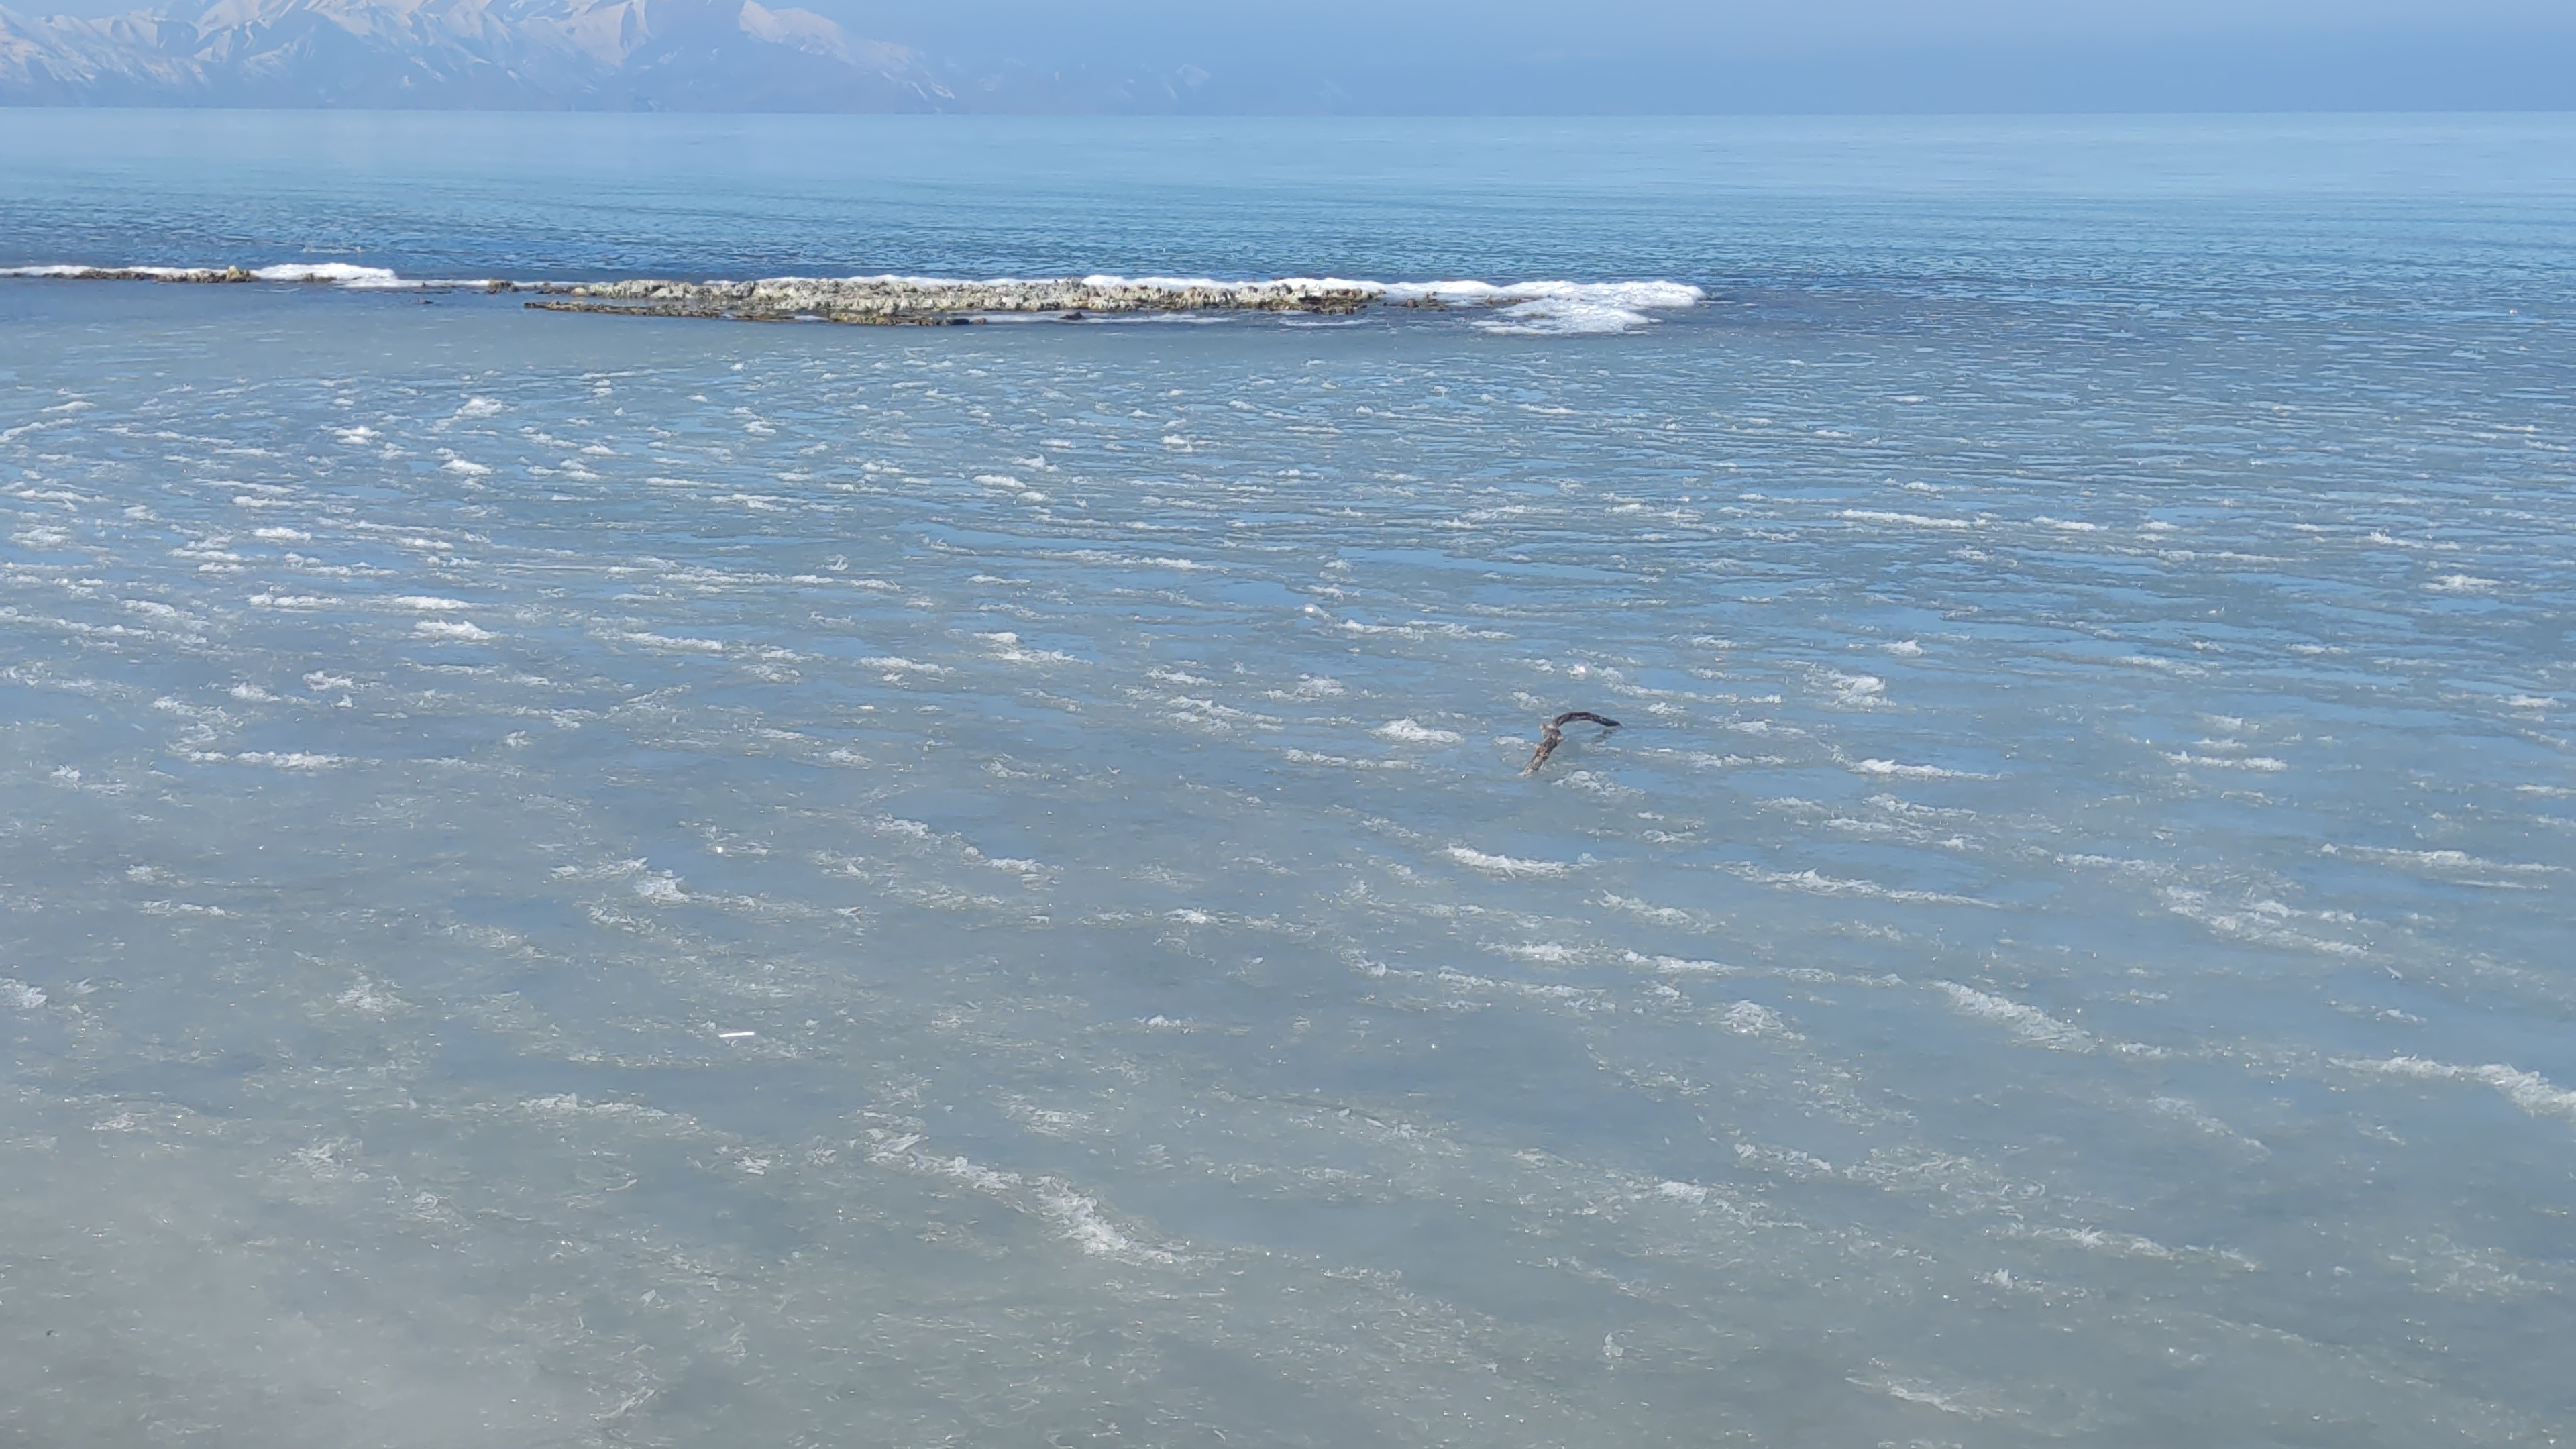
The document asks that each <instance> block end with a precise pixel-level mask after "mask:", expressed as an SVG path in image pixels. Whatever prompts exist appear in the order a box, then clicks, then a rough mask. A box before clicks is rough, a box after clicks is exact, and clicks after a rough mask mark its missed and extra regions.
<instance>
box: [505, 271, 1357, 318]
mask: <svg viewBox="0 0 2576 1449" xmlns="http://www.w3.org/2000/svg"><path fill="white" fill-rule="evenodd" d="M548 290H553V289H551V288H549V289H548ZM563 291H564V293H565V295H563V296H561V297H556V298H550V299H548V300H546V301H541V302H530V303H529V304H528V305H529V306H531V307H540V308H546V309H549V310H553V311H565V312H619V313H644V314H648V315H653V316H668V317H723V318H732V319H736V320H741V321H753V322H788V321H796V320H800V319H805V318H817V319H821V320H823V321H829V322H863V323H900V322H940V321H947V320H950V319H962V318H966V317H969V316H971V315H973V314H975V313H979V312H1055V313H1086V314H1087V313H1093V312H1321V313H1328V314H1346V313H1351V312H1356V311H1358V310H1360V309H1361V308H1363V307H1365V306H1367V305H1368V304H1369V303H1371V302H1373V301H1375V300H1377V298H1378V297H1379V296H1380V295H1381V294H1382V292H1383V291H1384V289H1383V288H1381V287H1378V286H1375V285H1373V284H1370V283H1366V282H1343V281H1331V280H1312V279H1307V278H1290V279H1287V280H1282V281H1275V282H1213V281H1172V280H1159V279H1144V280H1139V279H1133V278H1127V277H1057V278H1047V279H1039V280H1029V281H1020V280H1010V281H991V282H952V281H942V280H936V279H928V278H918V277H770V278H766V279H764V280H761V281H756V282H672V281H655V280H638V281H625V282H596V283H588V284H584V285H578V286H573V287H569V288H565V289H563Z"/></svg>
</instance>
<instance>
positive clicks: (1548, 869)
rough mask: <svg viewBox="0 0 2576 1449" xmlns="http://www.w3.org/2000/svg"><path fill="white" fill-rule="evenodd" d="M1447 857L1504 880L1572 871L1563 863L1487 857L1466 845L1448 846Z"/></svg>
mask: <svg viewBox="0 0 2576 1449" xmlns="http://www.w3.org/2000/svg"><path fill="white" fill-rule="evenodd" d="M1448 856H1449V858H1450V859H1451V860H1454V861H1456V862H1458V863H1459V864H1460V865H1463V866H1466V867H1467V868H1468V869H1470V870H1481V871H1483V872H1484V873H1485V874H1487V875H1497V876H1503V877H1506V878H1511V877H1519V876H1558V875H1564V874H1565V873H1566V872H1568V871H1570V870H1572V869H1574V867H1572V866H1570V865H1567V864H1566V863H1564V862H1563V861H1556V860H1516V859H1514V858H1513V857H1511V856H1508V855H1488V854H1486V853H1485V852H1483V851H1481V850H1478V849H1475V848H1474V847H1473V846H1466V845H1453V846H1450V847H1449V850H1448Z"/></svg>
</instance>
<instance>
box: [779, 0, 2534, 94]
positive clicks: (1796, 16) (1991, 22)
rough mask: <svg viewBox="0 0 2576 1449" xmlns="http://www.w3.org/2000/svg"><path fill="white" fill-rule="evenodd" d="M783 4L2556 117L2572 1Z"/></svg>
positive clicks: (1035, 44)
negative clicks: (2536, 111) (2538, 111)
mask: <svg viewBox="0 0 2576 1449" xmlns="http://www.w3.org/2000/svg"><path fill="white" fill-rule="evenodd" d="M801 3H803V4H805V5H806V6H808V7H809V8H814V9H819V10H823V11H825V12H826V13H828V14H830V15H832V16H833V18H834V19H837V20H839V21H841V22H842V23H843V24H845V25H847V26H849V27H850V28H851V29H853V30H856V31H858V32H860V33H863V34H871V35H876V36H880V37H883V38H885V39H889V40H898V41H903V42H905V43H908V44H913V45H917V46H920V47H922V48H924V49H927V50H932V51H936V52H941V53H946V54H950V55H957V56H964V57H973V58H976V59H991V58H1000V57H1012V58H1017V59H1020V60H1024V61H1030V62H1034V63H1040V64H1065V63H1090V64H1094V65H1115V64H1135V65H1147V66H1177V65H1182V64H1195V65H1199V66H1202V67H1205V68H1207V69H1209V70H1212V71H1215V72H1218V73H1219V74H1220V75H1223V76H1225V77H1227V78H1228V79H1232V80H1237V81H1242V82H1246V83H1267V84H1271V85H1274V86H1279V85H1291V86H1293V84H1294V83H1295V82H1296V81H1297V80H1298V79H1301V78H1308V77H1316V76H1322V77H1330V78H1334V79H1337V80H1339V82H1340V83H1341V84H1342V85H1343V86H1344V87H1347V88H1353V89H1355V90H1357V91H1360V92H1374V93H1375V94H1374V96H1373V97H1372V98H1373V99H1376V100H1380V101H1384V102H1387V103H1389V104H1393V105H1395V106H1396V108H1405V107H1404V106H1403V104H1402V97H1404V96H1406V95H1416V96H1418V97H1419V99H1420V100H1421V102H1422V106H1421V108H1424V109H1442V108H1446V107H1445V106H1444V105H1443V104H1442V101H1443V98H1444V96H1445V97H1447V98H1448V99H1450V100H1451V101H1453V102H1467V103H1471V104H1472V103H1480V102H1481V103H1484V104H1493V103H1496V102H1504V103H1508V102H1509V101H1511V100H1512V99H1513V98H1514V97H1515V96H1516V95H1518V96H1524V97H1539V96H1544V95H1545V94H1546V93H1547V92H1549V91H1550V89H1551V88H1553V89H1554V90H1556V91H1558V92H1560V93H1562V94H1563V95H1564V98H1565V100H1566V101H1567V102H1569V104H1567V105H1566V107H1565V108H1567V109H1647V110H1658V109H1752V110H1775V109H1807V108H1810V107H1813V108H1822V109H1853V108H1860V109H1875V108H1877V107H1876V106H1874V105H1872V104H1871V98H1872V97H1873V96H1877V97H1884V98H1886V99H1887V100H1888V101H1890V102H1892V103H1894V104H1895V105H1897V107H1898V108H1903V109H1915V108H1928V109H1952V110H1955V109H1985V108H1988V107H1989V106H1991V107H1993V108H1997V109H2029V108H2039V109H2106V108H2108V109H2119V108H2126V107H2129V106H2139V107H2143V108H2147V109H2174V108H2181V109H2196V108H2202V107H2218V108H2248V109H2284V108H2288V109H2297V108H2303V107H2307V106H2316V105H2322V106H2327V107H2351V106H2359V107H2366V108H2405V107H2409V106H2427V107H2437V108H2457V107H2470V108H2477V109H2515V108H2522V107H2564V106H2576V0H1795V3H1791V0H1770V3H1745V0H1581V3H1567V0H1481V3H1479V0H1295V3H1290V0H1247V3H1233V4H1211V3H1194V0H801ZM1505 108H1513V107H1510V106H1509V105H1508V104H1506V105H1505ZM1529 108H1533V109H1554V108H1556V107H1555V106H1551V105H1546V104H1535V105H1532V106H1530V107H1529Z"/></svg>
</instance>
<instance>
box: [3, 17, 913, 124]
mask: <svg viewBox="0 0 2576 1449" xmlns="http://www.w3.org/2000/svg"><path fill="white" fill-rule="evenodd" d="M0 104H15V105H101V106H116V105H125V106H135V105H200V106H278V107H311V106H331V107H382V108H414V107H417V108H432V107H435V108H487V109H547V110H556V109H568V110H675V111H681V110H685V111H943V110H953V109H959V108H960V107H959V105H958V103H957V100H956V98H955V97H954V96H953V95H952V94H951V93H950V92H949V90H948V89H947V88H945V87H944V86H943V85H942V84H941V83H940V81H939V80H938V79H936V78H935V77H934V76H933V75H932V73H931V71H930V69H929V67H928V66H927V65H926V64H924V62H923V60H922V58H921V57H919V56H917V55H915V54H914V53H913V52H911V51H909V50H906V49H905V48H903V47H902V46H899V45H889V44H886V43H884V42H881V41H874V40H862V39H859V38H856V37H854V36H851V35H849V34H846V33H845V32H843V31H842V29H841V27H839V26H838V25H835V24H834V23H832V22H831V21H830V20H828V19H825V18H824V17H823V16H820V15H817V14H815V13H814V12H812V11H810V10H793V9H777V10H773V9H770V8H769V7H767V6H765V5H762V4H760V3H759V0H214V3H211V4H208V5H206V6H205V7H204V8H202V9H191V8H187V7H185V6H184V5H183V6H181V7H177V8H172V9H166V10H136V11H131V12H128V13H126V14H123V15H117V16H111V17H109V18H106V19H103V20H83V19H76V18H73V17H69V16H52V17H47V18H42V19H31V18H28V17H25V16H21V15H17V14H14V13H12V12H10V11H8V10H6V9H0Z"/></svg>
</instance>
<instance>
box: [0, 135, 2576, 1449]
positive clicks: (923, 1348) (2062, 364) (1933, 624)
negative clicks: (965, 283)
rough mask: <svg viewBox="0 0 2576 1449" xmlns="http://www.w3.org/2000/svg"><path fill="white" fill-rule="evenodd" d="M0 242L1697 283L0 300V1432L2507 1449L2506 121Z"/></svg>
mask: <svg viewBox="0 0 2576 1449" xmlns="http://www.w3.org/2000/svg"><path fill="white" fill-rule="evenodd" d="M0 155H5V156H6V158H7V160H6V164H5V167H0V266H10V265H28V264H45V263H66V262H81V263H96V264H113V263H154V264H173V265H202V264H218V265H220V264H230V263H239V264H242V265H248V266H264V265H274V264H280V263H288V264H292V263H305V262H325V261H329V262H341V263H348V264H353V265H363V266H372V267H384V268H390V269H392V270H394V271H396V272H398V273H401V274H402V275H404V276H407V277H453V276H465V277H483V276H503V277H522V278H537V277H547V278H565V277H598V276H618V275H636V274H642V275H685V276H707V275H724V276H745V275H760V274H768V273H780V272H809V273H811V272H823V273H836V274H837V273H849V272H880V271H896V272H906V273H920V274H932V275H964V276H985V275H996V274H1020V275H1028V274H1051V273H1057V272H1093V271H1107V272H1125V273H1131V274H1146V273H1180V274H1200V273H1204V274H1213V275H1218V276H1226V277H1266V276H1279V275H1295V274H1319V275H1339V276H1344V277H1364V278H1376V279H1382V280H1387V281H1421V280H1437V279H1481V280H1486V281H1496V282H1514V281H1531V280H1565V281H1571V282H1611V281H1648V280H1666V281H1678V282H1685V283H1689V284H1692V285H1695V286H1698V287H1700V288H1701V289H1703V291H1704V293H1705V299H1704V300H1703V301H1702V302H1701V303H1699V304H1698V305H1696V306H1693V307H1689V308H1685V309H1667V310H1661V311H1656V312H1654V313H1653V314H1652V315H1651V316H1650V317H1643V318H1638V319H1634V320H1632V321H1628V322H1620V323H1617V324H1616V325H1617V326H1618V328H1619V330H1615V331H1602V332H1598V333H1595V334H1592V335H1558V336H1527V335H1498V334H1497V333H1496V332H1495V331H1493V330H1491V320H1492V319H1491V318H1490V317H1487V316H1485V315H1483V314H1471V313H1443V314H1409V313H1391V312H1388V313H1372V314H1367V315H1365V316H1363V317H1362V318H1360V319H1358V320H1357V321H1356V322H1352V323H1347V324H1337V325H1313V324H1311V323H1308V322H1303V321H1297V320H1288V321H1283V320H1280V319H1275V318H1235V319H1230V320H1222V321H1217V322H1211V323H1203V324H1190V323H1172V322H1115V323H1099V324H1094V325H1078V326H1077V325H1055V324H1036V325H1019V326H988V327H977V328H953V329H939V330H922V329H909V328H897V329H866V328H837V327H824V326H754V325H746V324H722V323H712V322H681V321H639V320H631V319H619V318H607V317H584V316H563V315H555V314H547V313H539V312H530V311H526V310H523V309H522V308H521V307H520V306H519V305H518V304H517V301H516V300H515V299H512V298H508V297H491V298H487V297H483V296H480V295H477V294H465V293H453V292H451V293H431V294H414V293H409V292H388V291H364V290H348V289H341V288H334V287H321V286H312V285H303V286H297V285H275V286H271V285H252V286H229V287H187V286H161V285H153V284H146V283H78V282H61V281H44V280H33V279H11V280H0V536H5V540H6V541H5V543H0V1043H5V1047H6V1052H5V1057H0V1443H7V1444H12V1445H14V1444H26V1445H30V1446H57V1445H61V1446H72V1445H80V1446H104V1445H155V1446H159V1445H185V1446H232V1445H242V1446H304V1445H312V1446H342V1445H351V1444H367V1445H387V1446H415V1445H416V1446H423V1449H428V1446H437V1449H456V1446H466V1445H494V1446H544V1445H567V1446H569V1445H662V1444H669V1445H699V1444H746V1445H826V1444H829V1445H852V1444H866V1445H879V1444H881V1445H902V1446H927V1445H939V1444H959V1445H1025V1446H1031V1449H1036V1446H1044V1445H1083V1444H1095V1445H1112V1444H1135V1445H1193V1446H1195V1445H1220V1444H1222V1445H1233V1446H1245V1445H1316V1446H1336V1449H1343V1446H1364V1445H1386V1446H1414V1445H1460V1446H1469V1445H1473V1446H1512V1445H1533V1446H1535V1445H1559V1446H1607V1445H1619V1446H1625V1445H1653V1444H1673V1445H1712V1444H1741V1445H1762V1446H1806V1445H1816V1446H1867V1445H1880V1444H1893V1445H1917V1444H1920V1445H1927V1446H1928V1445H1955V1446H2018V1445H2037V1444H2040V1443H2043V1442H2069V1441H2072V1442H2083V1443H2095V1444H2106V1445H2138V1446H2167V1445H2177V1444H2213V1445H2321V1446H2322V1445H2331V1446H2338V1449H2341V1446H2367V1445H2385V1446H2391V1449H2399V1446H2403V1449H2421V1446H2429V1445H2444V1444H2463V1445H2503V1444H2532V1445H2541V1444H2555V1443H2562V1442H2565V1441H2567V1440H2568V1439H2569V1438H2571V1437H2576V1377H2571V1375H2570V1374H2569V1373H2568V1372H2567V1353H2568V1348H2567V1346H2568V1344H2569V1343H2570V1342H2571V1341H2576V1309H2571V1301H2570V1298H2569V1294H2570V1292H2571V1290H2576V1031H2571V1027H2576V949H2571V946H2570V944H2569V943H2570V941H2571V928H2576V908H2571V905H2570V893H2571V891H2576V749H2572V748H2571V735H2570V730H2571V727H2576V721H2571V715H2576V572H2572V571H2571V565H2576V451H2571V449H2576V119H2570V118H2538V119H2534V118H2519V119H2518V118H2509V117H2508V118H2488V119H2442V118H2435V119H2410V118H2367V117H2364V118H2336V119H2299V118H2288V119H2264V120H2245V121H2238V120H2209V119H2175V120H2156V121H2134V122H2133V121H2118V120H2080V121H2059V120H2049V121H2029V122H1989V121H1952V120H1940V121H1928V120H1927V121H1865V122H1864V121H1765V122H1749V121H1744V122H1739V121H1673V122H1651V123H1641V122H1583V123H1566V122H1549V121H1509V122H1503V121H1474V122H1463V121H1455V122H1450V121H1433V122H1424V121H1404V122H1389V121H1366V122H1331V123H1326V122H1206V121H1188V122H1151V123H1145V122H1053V121H1010V122H1002V121H960V120H928V121H915V120H870V119H858V120H851V119H828V120H824V119H815V120H799V119H763V120H757V121H752V120H731V119H723V118H712V119H711V118H674V117H633V118H604V117H435V116H403V117H368V116H318V115H303V116H258V115H224V114H179V113H163V114H115V113H107V114H65V113H41V112H0ZM1565 709H1592V710H1597V711H1601V712H1603V713H1607V714H1611V715H1614V716H1616V717H1617V718H1619V719H1621V720H1623V721H1625V722H1626V727H1625V728H1623V729H1621V730H1619V731H1617V732H1616V733H1613V734H1611V735H1609V736H1608V737H1607V738H1596V737H1595V735H1596V732H1595V731H1593V730H1591V729H1589V728H1588V727H1577V728H1574V729H1570V730H1569V731H1568V737H1569V743H1568V744H1567V745H1566V747H1565V748H1564V749H1563V750H1561V751H1560V752H1559V753H1558V754H1557V755H1556V757H1555V758H1554V759H1553V760H1552V761H1550V762H1549V764H1548V766H1547V767H1546V769H1545V770H1544V771H1543V772H1541V773H1540V774H1538V775H1536V776H1526V777H1525V776H1523V775H1521V774H1520V773H1519V770H1520V767H1521V765H1522V763H1523V762H1524V760H1525V759H1526V758H1527V756H1528V754H1529V750H1530V745H1531V742H1532V740H1533V738H1534V737H1535V734H1536V728H1537V722H1538V720H1539V718H1540V717H1543V716H1544V715H1547V714H1550V713H1553V712H1555V711H1558V710H1565Z"/></svg>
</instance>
